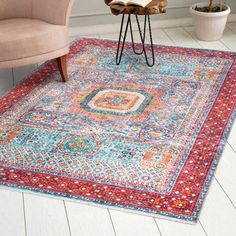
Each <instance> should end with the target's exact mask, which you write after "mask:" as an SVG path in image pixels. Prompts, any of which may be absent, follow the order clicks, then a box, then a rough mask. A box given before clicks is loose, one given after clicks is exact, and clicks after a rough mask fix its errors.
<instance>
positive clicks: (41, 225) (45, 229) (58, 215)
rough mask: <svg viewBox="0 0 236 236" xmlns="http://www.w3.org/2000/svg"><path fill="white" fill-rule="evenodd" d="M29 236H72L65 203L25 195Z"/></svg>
mask: <svg viewBox="0 0 236 236" xmlns="http://www.w3.org/2000/svg"><path fill="white" fill-rule="evenodd" d="M24 201H25V217H26V229H27V236H70V230H69V225H68V222H67V218H66V212H65V208H64V204H63V201H61V200H56V199H52V198H47V197H41V196H40V197H39V196H36V195H31V194H24Z"/></svg>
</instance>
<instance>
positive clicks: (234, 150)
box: [227, 141, 236, 154]
mask: <svg viewBox="0 0 236 236" xmlns="http://www.w3.org/2000/svg"><path fill="white" fill-rule="evenodd" d="M227 143H228V145H229V146H230V147H231V149H232V150H233V152H234V153H235V154H236V149H235V148H234V146H232V145H231V144H230V142H229V141H227ZM235 146H236V145H235Z"/></svg>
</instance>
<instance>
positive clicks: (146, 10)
mask: <svg viewBox="0 0 236 236" xmlns="http://www.w3.org/2000/svg"><path fill="white" fill-rule="evenodd" d="M111 1H112V0H105V3H106V4H107V5H109V3H110V2H111ZM167 5H168V3H167V0H153V1H152V2H150V3H149V4H148V5H147V6H146V7H139V6H122V5H111V6H110V8H111V12H112V14H114V15H120V14H122V19H121V26H120V33H119V41H118V46H117V53H116V64H117V65H119V64H120V63H121V60H122V55H123V51H124V46H125V42H126V37H127V32H128V29H130V35H131V41H132V47H133V51H134V53H135V54H136V55H142V54H144V56H145V60H146V63H147V65H148V66H149V67H152V66H153V65H154V64H155V55H154V47H153V39H152V28H151V20H150V15H154V14H160V13H165V12H166V7H167ZM125 15H127V20H126V23H125ZM132 15H134V16H135V19H136V23H137V26H138V31H139V35H140V39H141V43H142V49H141V50H140V51H137V50H136V49H135V44H134V36H133V27H132ZM140 15H144V25H143V29H142V28H141V24H140V22H139V16H140ZM124 26H125V27H124ZM147 28H148V30H149V37H150V47H151V53H152V58H151V59H148V55H147V50H146V34H147ZM123 31H124V32H123ZM122 35H123V41H122Z"/></svg>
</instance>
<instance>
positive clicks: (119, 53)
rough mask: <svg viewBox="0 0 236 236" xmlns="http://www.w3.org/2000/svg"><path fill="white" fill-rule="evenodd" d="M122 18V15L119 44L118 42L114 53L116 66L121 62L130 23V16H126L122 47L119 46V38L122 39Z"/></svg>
mask: <svg viewBox="0 0 236 236" xmlns="http://www.w3.org/2000/svg"><path fill="white" fill-rule="evenodd" d="M124 18H125V15H124V14H123V15H122V20H121V25H120V35H119V42H118V47H117V53H116V64H117V65H120V62H121V59H122V55H123V51H124V46H125V40H126V36H127V31H128V27H129V22H131V20H130V15H128V19H127V23H126V27H125V33H124V37H123V42H122V46H121V38H122V33H123V26H124ZM120 46H121V48H120Z"/></svg>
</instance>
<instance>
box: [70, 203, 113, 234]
mask: <svg viewBox="0 0 236 236" xmlns="http://www.w3.org/2000/svg"><path fill="white" fill-rule="evenodd" d="M65 204H66V209H67V214H68V219H69V224H70V228H71V233H72V236H114V235H115V234H114V230H113V227H112V222H111V219H110V217H109V213H108V210H107V209H105V208H99V207H94V206H87V205H82V204H79V203H74V202H69V201H68V202H65Z"/></svg>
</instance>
